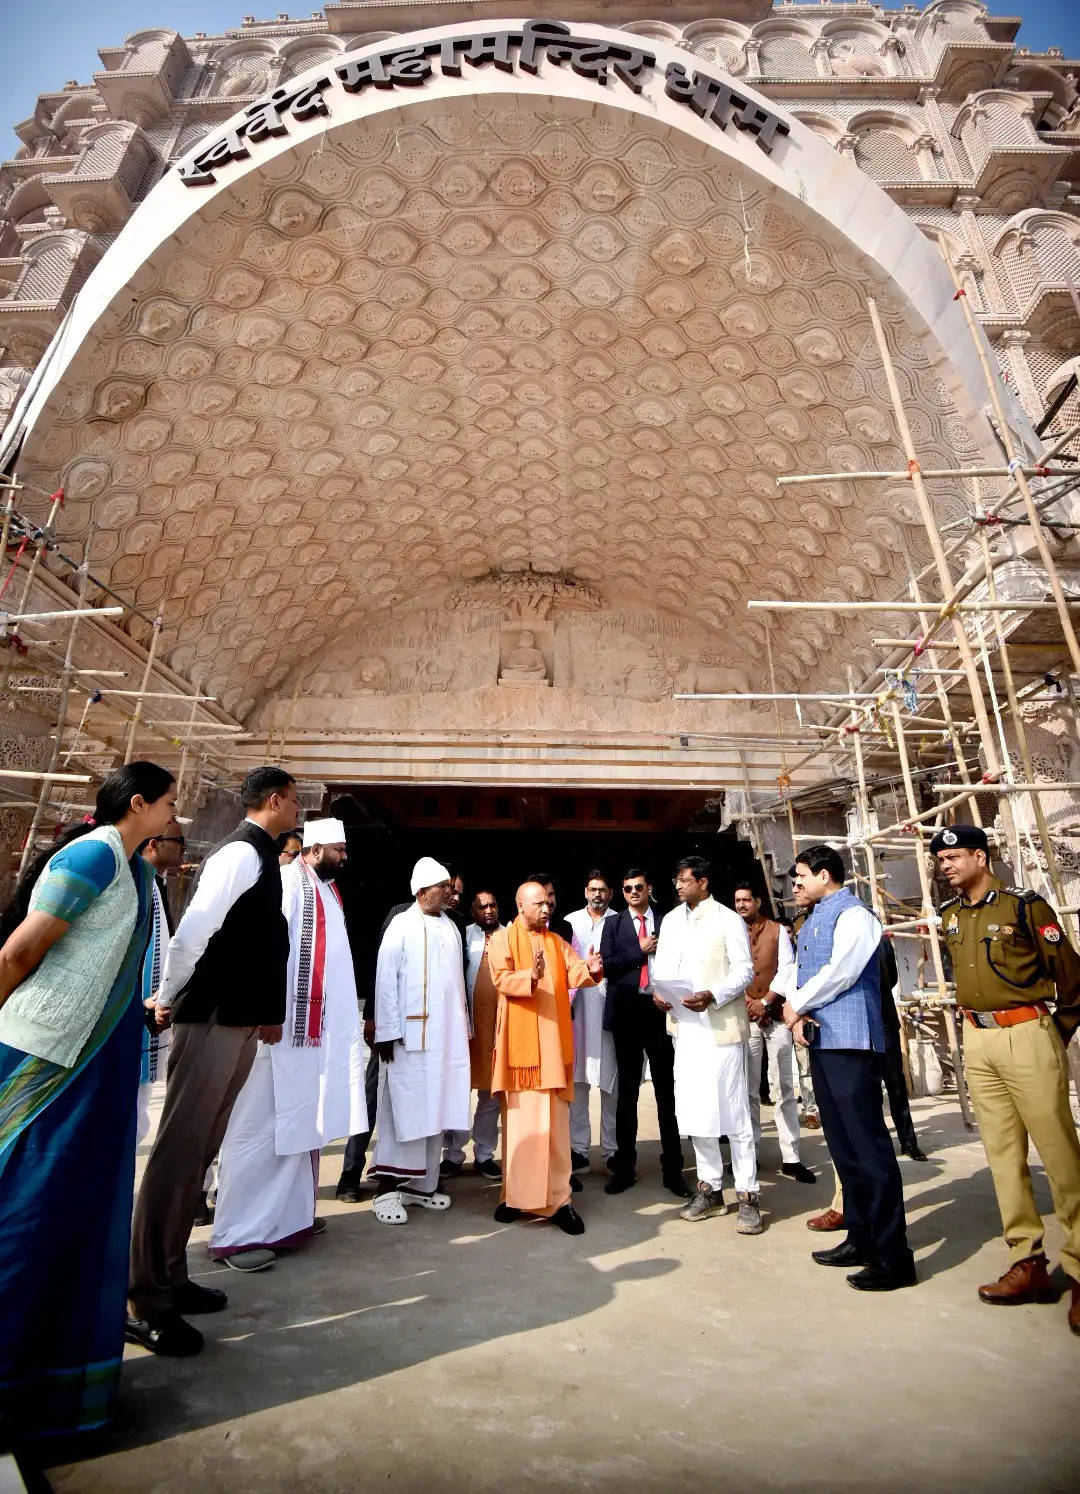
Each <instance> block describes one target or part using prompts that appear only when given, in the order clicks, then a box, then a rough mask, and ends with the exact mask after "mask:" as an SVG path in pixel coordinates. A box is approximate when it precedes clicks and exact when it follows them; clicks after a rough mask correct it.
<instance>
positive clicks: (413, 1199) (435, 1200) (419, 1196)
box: [399, 1188, 453, 1209]
mask: <svg viewBox="0 0 1080 1494" xmlns="http://www.w3.org/2000/svg"><path fill="white" fill-rule="evenodd" d="M399 1196H400V1197H402V1198H403V1199H406V1198H407V1199H408V1201H409V1203H410V1204H415V1205H416V1207H417V1208H418V1209H448V1208H449V1207H450V1205H451V1204H452V1203H453V1199H452V1198H451V1197H450V1195H449V1193H413V1192H412V1190H411V1189H410V1188H402V1190H401V1194H400V1195H399Z"/></svg>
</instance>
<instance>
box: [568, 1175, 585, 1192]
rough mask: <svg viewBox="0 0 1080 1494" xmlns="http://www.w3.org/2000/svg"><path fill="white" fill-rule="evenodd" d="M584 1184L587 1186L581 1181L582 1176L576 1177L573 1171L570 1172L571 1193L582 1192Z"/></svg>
mask: <svg viewBox="0 0 1080 1494" xmlns="http://www.w3.org/2000/svg"><path fill="white" fill-rule="evenodd" d="M584 1186H585V1184H584V1183H583V1182H582V1181H581V1179H580V1178H576V1177H575V1176H574V1174H573V1173H571V1174H570V1192H571V1193H580V1192H581V1190H582V1188H584Z"/></svg>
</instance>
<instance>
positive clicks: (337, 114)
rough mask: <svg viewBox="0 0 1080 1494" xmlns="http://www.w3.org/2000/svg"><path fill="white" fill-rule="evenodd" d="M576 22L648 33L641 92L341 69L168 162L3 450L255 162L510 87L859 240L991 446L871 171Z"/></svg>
mask: <svg viewBox="0 0 1080 1494" xmlns="http://www.w3.org/2000/svg"><path fill="white" fill-rule="evenodd" d="M523 24H524V22H522V21H520V20H514V19H511V20H506V21H493V20H486V21H485V23H484V24H483V26H441V27H435V28H431V29H430V30H425V31H422V32H416V33H410V34H402V35H400V36H395V37H394V38H393V42H392V45H394V46H402V47H404V46H407V45H408V44H409V43H410V42H411V41H412V42H416V41H420V40H422V39H423V40H427V39H438V38H439V37H441V36H455V35H461V34H466V33H467V34H475V35H477V36H480V35H490V34H491V33H492V32H495V31H501V30H504V29H512V30H520V28H521V26H522V25H523ZM573 29H574V34H575V35H587V36H596V37H597V38H598V39H603V40H607V41H611V42H616V43H619V42H621V43H622V44H624V45H627V44H629V45H638V46H640V45H641V44H642V43H643V42H645V44H646V49H647V50H650V51H653V52H654V53H655V54H656V58H657V67H656V69H655V71H654V73H653V76H652V79H651V80H650V82H649V83H648V84H647V85H646V86H645V88H644V89H643V90H642V92H641V93H640V94H635V93H633V92H632V91H631V90H630V89H628V88H627V87H626V86H625V85H623V84H622V83H620V82H619V81H618V80H616V79H615V78H612V79H611V81H610V82H609V84H608V85H607V88H606V89H605V88H603V87H601V86H599V85H598V84H597V83H596V82H595V81H594V80H590V79H586V78H581V77H579V76H578V75H577V74H575V73H574V72H573V71H572V70H571V69H570V68H569V67H568V66H565V65H564V66H562V67H560V66H556V65H554V64H553V63H552V62H551V61H550V60H549V59H546V58H545V60H544V62H543V64H542V65H541V68H540V71H539V73H538V74H537V75H536V76H532V75H530V74H528V73H523V72H518V71H515V72H514V73H509V74H508V73H504V72H501V71H499V70H497V69H495V68H494V67H492V66H490V65H487V66H484V67H481V68H474V67H472V66H471V65H470V64H468V63H465V64H464V65H463V68H462V76H461V77H460V78H445V77H442V76H441V75H439V76H433V77H432V78H430V79H429V80H428V81H427V82H426V83H425V84H424V85H423V86H422V87H420V88H416V89H376V88H371V87H369V88H367V89H365V90H364V91H363V92H361V93H359V94H348V93H345V92H344V91H343V90H342V89H341V87H340V86H339V85H338V84H337V82H336V80H335V81H334V83H332V85H331V87H330V89H329V90H327V97H328V101H329V108H330V112H329V116H328V117H318V116H317V117H315V118H314V119H311V120H309V121H307V122H305V123H297V122H295V121H292V120H289V122H288V131H289V132H288V134H287V135H283V136H280V137H277V138H272V139H269V140H266V141H263V142H262V143H260V144H258V145H253V146H252V149H251V155H250V157H249V159H248V160H245V161H237V162H234V163H232V164H231V165H229V166H227V167H224V168H222V169H220V170H219V171H218V172H217V180H216V182H215V183H214V184H213V185H210V186H202V187H189V186H185V185H184V183H183V182H182V181H181V180H180V178H179V176H178V175H177V173H176V172H175V171H169V172H168V173H167V174H166V175H165V177H163V178H162V180H161V181H160V182H159V183H158V185H157V186H156V187H155V188H154V190H153V191H152V192H151V193H150V195H149V196H148V197H147V199H146V200H145V202H143V203H142V204H141V205H140V207H139V208H138V210H137V211H136V212H135V213H134V214H133V215H132V217H131V218H130V220H129V221H128V223H127V224H126V225H125V227H124V229H123V231H122V232H121V233H120V234H119V236H118V237H117V239H116V242H115V243H114V244H113V245H112V246H111V248H110V249H109V250H108V252H107V253H106V254H105V255H104V256H103V258H102V260H101V263H100V264H99V265H98V266H97V268H96V269H95V270H94V272H93V274H92V275H91V276H90V278H89V279H88V280H87V282H86V284H85V286H84V287H83V288H82V290H81V291H80V293H79V295H78V297H77V298H76V301H75V303H74V305H73V306H72V309H71V311H70V313H69V315H68V317H67V318H66V320H65V323H64V324H63V325H62V326H61V328H60V330H59V331H58V333H57V334H56V337H55V338H54V339H53V342H52V344H51V345H50V348H49V350H48V352H47V353H46V357H45V360H43V361H44V363H45V365H46V366H45V367H43V368H42V369H40V370H38V371H37V375H36V377H35V379H34V380H33V381H32V385H31V388H30V389H28V391H27V393H26V396H25V397H24V399H23V401H22V407H21V408H20V409H19V410H18V411H17V412H16V414H15V417H14V418H13V419H12V421H11V423H10V425H9V427H8V439H7V440H6V442H5V450H4V452H3V453H2V454H0V462H2V461H4V460H6V459H7V457H8V456H9V455H10V452H11V450H12V448H13V446H14V444H15V443H16V442H17V441H18V440H19V439H20V438H21V437H25V436H26V435H29V434H30V433H31V432H32V431H33V430H34V428H35V426H36V424H37V422H38V421H39V420H41V418H42V416H43V415H45V413H46V411H47V409H48V404H49V400H50V397H51V396H52V395H53V394H54V393H55V392H56V391H57V388H58V385H59V384H60V383H61V381H62V380H63V377H64V374H65V372H66V370H67V369H68V368H69V367H71V366H72V364H73V363H74V362H75V360H77V358H78V356H79V352H80V350H81V348H82V345H83V343H84V341H86V340H87V339H88V338H91V337H92V336H93V334H94V332H95V330H97V331H105V330H106V329H108V330H114V329H116V328H118V327H119V326H120V325H121V324H122V322H123V321H124V320H125V319H126V317H127V313H128V309H129V307H130V305H131V297H132V292H133V290H134V289H136V288H137V285H138V280H139V275H140V271H141V270H142V268H143V266H144V265H146V264H147V263H148V262H149V261H151V260H152V259H153V257H154V256H155V255H156V254H157V253H158V252H159V251H160V250H161V249H162V248H163V246H165V245H166V244H167V243H168V242H169V241H170V240H172V239H176V240H177V241H178V242H179V243H182V241H183V232H184V227H185V224H186V223H187V222H188V221H189V220H191V219H193V218H195V217H197V216H198V214H199V213H200V212H202V211H203V209H204V208H205V206H206V205H207V204H208V203H210V202H212V201H213V200H214V199H215V198H216V197H217V196H218V195H219V194H220V193H222V192H227V191H229V190H231V189H232V188H233V187H234V186H235V185H236V184H237V183H238V182H239V181H241V180H242V179H243V178H244V177H245V176H247V175H248V174H250V173H253V172H260V171H264V170H267V169H268V168H271V167H272V163H273V162H274V161H276V160H277V159H278V158H279V157H281V156H284V155H285V154H286V153H288V152H303V153H305V154H306V153H307V152H308V151H310V150H313V149H316V148H317V147H318V144H319V142H320V140H321V138H322V137H323V136H324V135H326V134H333V132H335V131H337V130H340V129H344V128H348V127H349V126H351V125H355V124H358V123H361V122H363V121H364V120H367V119H371V120H379V121H381V122H382V123H383V124H384V125H385V124H387V123H389V122H391V121H392V119H393V117H394V116H395V115H397V117H398V118H399V119H404V118H405V117H409V118H415V117H416V115H417V114H418V113H419V114H422V113H423V112H425V111H426V110H428V109H432V108H438V107H440V106H441V107H443V108H445V107H446V106H447V104H448V103H449V104H453V103H457V104H459V105H464V106H466V107H467V106H468V103H469V101H470V100H472V99H476V98H491V99H497V98H499V97H507V96H513V95H520V96H522V97H525V98H537V99H544V100H548V101H551V102H554V103H555V104H556V106H559V105H562V106H563V107H565V108H568V109H573V110H574V111H575V112H581V111H597V110H603V109H605V108H617V109H622V110H625V111H626V112H628V113H632V114H637V115H639V116H641V117H642V118H643V119H644V120H647V121H649V123H650V125H651V126H652V127H653V128H654V129H656V130H658V131H659V132H660V133H661V134H664V133H668V132H671V133H672V134H674V135H676V136H677V137H678V138H679V140H680V142H681V144H682V146H683V148H686V147H687V146H688V145H691V146H695V147H696V148H697V149H698V150H700V151H701V153H702V155H703V157H707V158H709V157H711V158H713V159H718V160H726V161H727V162H728V164H729V165H730V167H731V168H732V169H733V170H734V171H735V172H736V173H738V174H741V175H743V176H746V177H748V178H750V179H752V180H753V183H754V185H755V187H756V188H758V189H759V190H762V191H764V192H765V193H766V194H767V195H768V196H770V197H772V198H773V199H774V200H775V201H777V202H778V204H779V205H780V206H781V207H782V208H783V209H784V210H785V211H787V212H788V213H790V214H792V215H793V216H794V217H796V218H798V219H801V220H803V221H806V222H809V223H811V224H812V225H813V226H814V228H815V231H816V232H818V233H819V234H820V235H821V236H822V237H823V238H824V239H825V240H826V241H832V242H834V243H836V244H837V245H838V246H842V247H844V248H845V249H846V250H847V251H848V252H849V253H850V252H851V251H854V252H855V254H856V255H857V257H858V258H859V259H860V260H861V262H862V264H863V266H864V268H865V271H866V276H867V280H868V281H869V282H870V283H871V284H873V283H875V282H876V283H877V285H878V286H879V287H880V290H881V291H882V292H884V293H885V294H891V295H892V296H893V297H894V298H895V299H896V300H898V301H899V302H901V303H902V304H903V305H904V306H905V308H906V311H907V314H908V316H909V317H910V318H911V320H912V322H913V324H914V330H916V331H917V332H918V333H919V334H920V335H921V337H922V339H923V341H924V344H925V345H926V346H927V349H928V351H929V352H930V354H931V358H932V362H933V365H934V370H935V373H936V374H937V376H938V378H940V380H941V382H942V384H943V385H944V386H945V388H946V389H947V390H948V391H949V393H950V394H951V396H952V397H953V399H954V400H955V402H956V405H957V408H958V410H959V412H960V413H961V415H962V416H963V417H965V418H967V419H968V420H969V421H971V422H972V424H973V429H974V431H975V434H976V435H977V436H978V437H979V438H980V441H981V443H982V444H983V445H984V446H991V445H992V443H993V439H994V438H993V434H992V430H991V427H990V425H989V422H988V421H987V419H986V414H985V411H986V405H987V402H988V396H989V391H988V390H987V387H986V383H985V380H984V377H983V373H982V369H981V366H980V363H979V359H978V357H977V354H976V350H975V348H974V347H973V345H972V342H971V339H970V336H969V334H968V332H967V329H966V325H965V322H964V318H963V314H962V312H961V309H960V308H959V307H958V306H957V305H956V304H955V302H954V300H953V285H952V281H951V279H950V277H949V274H948V271H947V270H946V268H945V265H944V263H943V262H942V259H941V257H940V255H939V254H938V253H937V252H936V251H935V250H934V248H933V246H932V245H931V244H929V243H928V242H927V240H926V239H925V238H924V236H923V234H922V233H921V232H920V230H919V229H918V227H917V226H916V225H915V224H914V223H913V222H912V221H911V219H910V218H909V217H908V216H907V214H906V213H905V212H904V211H903V210H902V209H901V208H900V207H898V206H897V205H896V204H895V203H894V202H893V201H892V199H891V198H890V197H888V196H887V195H886V193H885V192H883V191H882V189H881V188H880V187H879V186H878V185H877V183H876V182H874V181H873V180H871V178H870V177H868V176H867V175H866V174H865V173H864V172H862V171H861V170H859V168H858V167H857V166H856V165H855V164H854V163H853V162H852V161H850V160H847V159H845V158H844V157H843V156H841V155H839V154H837V152H836V151H835V150H833V149H832V147H831V146H830V145H829V144H828V143H827V142H826V141H824V140H822V139H821V138H820V137H819V136H818V135H816V134H815V133H814V131H813V130H811V129H809V128H808V127H807V126H805V125H803V124H801V123H800V122H799V121H798V120H797V119H796V118H795V117H794V116H793V115H791V114H789V113H787V112H785V111H784V110H783V109H782V108H780V107H779V106H778V105H776V104H775V103H773V102H772V101H771V100H769V99H768V98H766V97H765V96H763V95H762V94H759V93H757V92H756V91H755V90H754V89H752V88H749V87H748V86H747V84H746V82H745V80H743V79H727V78H726V75H725V74H723V73H721V72H719V71H718V70H717V69H716V68H715V67H711V66H703V67H702V64H701V62H700V59H698V58H696V57H695V56H694V55H693V54H692V53H690V52H686V51H684V50H682V49H681V48H678V47H674V46H671V45H669V44H667V43H665V42H662V41H658V40H655V39H653V38H649V39H648V41H647V42H646V39H645V38H643V37H640V36H637V35H634V34H633V33H628V32H626V31H619V30H614V29H612V28H609V27H598V26H587V25H583V26H577V27H574V28H573ZM387 45H390V44H389V43H386V42H378V43H376V44H375V45H374V46H370V45H369V46H365V47H361V48H357V49H356V50H355V51H354V52H351V53H346V54H344V56H346V57H347V56H356V57H362V56H364V55H365V53H367V52H369V51H372V50H376V49H378V50H381V49H384V48H385V47H386V46H387ZM342 60H343V57H342V58H338V59H336V60H333V61H330V62H323V63H319V64H317V65H316V66H315V67H312V68H310V69H308V70H307V71H306V72H305V73H303V74H300V75H299V78H294V79H292V80H291V83H290V86H296V84H297V82H298V81H303V80H304V79H305V78H311V79H314V78H317V77H319V76H320V75H321V74H326V75H327V76H330V77H333V68H334V67H335V66H337V65H340V62H341V61H342ZM673 61H674V62H678V63H680V64H681V65H682V66H683V67H684V68H686V70H687V72H691V71H693V69H694V68H695V67H702V70H703V71H705V72H708V73H709V74H710V75H712V76H713V77H718V78H719V79H721V80H722V81H727V82H728V83H729V84H730V86H731V88H732V89H733V91H735V92H738V93H741V94H742V95H744V96H745V97H749V98H751V99H753V100H754V101H755V102H757V103H759V104H760V105H761V107H762V108H764V109H767V110H769V111H771V112H772V113H774V114H778V115H779V116H780V117H781V118H782V119H784V120H785V122H786V123H787V124H788V126H789V129H790V134H789V135H787V136H778V137H777V138H776V141H775V146H774V149H773V151H772V154H771V155H766V154H764V153H763V152H762V151H761V150H760V148H759V147H758V146H757V145H755V143H754V136H753V135H752V134H751V133H750V132H743V131H737V130H734V129H726V130H725V129H721V128H720V127H719V126H718V125H717V124H715V123H713V122H711V121H708V120H702V119H699V118H698V117H697V116H696V115H695V114H694V113H693V112H692V111H691V110H690V109H689V108H687V107H686V106H685V105H683V104H680V103H678V102H676V101H675V100H672V99H669V98H668V97H667V96H666V94H665V92H664V73H665V69H666V66H667V64H668V63H669V62H673ZM242 117H243V113H242V111H238V113H237V114H236V115H235V116H234V118H235V119H236V120H239V119H241V118H242ZM225 127H226V126H224V125H222V124H218V125H215V126H214V127H213V128H212V129H211V130H210V131H208V137H215V136H217V135H219V134H220V133H221V132H222V130H223V128H225ZM198 149H199V147H198V146H194V147H193V148H192V149H191V150H190V151H189V152H188V155H194V154H196V153H197V151H198ZM1002 403H1003V404H1004V405H1005V407H1006V409H1007V410H1009V411H1010V420H1011V421H1012V422H1013V423H1014V428H1015V433H1016V436H1017V438H1018V439H1019V440H1020V441H1021V442H1022V444H1023V445H1024V446H1026V447H1027V448H1028V449H1029V450H1031V451H1037V450H1038V449H1039V446H1040V443H1039V441H1038V438H1037V437H1036V436H1035V434H1034V432H1033V430H1032V429H1031V427H1030V425H1029V424H1028V423H1027V421H1026V418H1025V417H1024V416H1023V414H1022V413H1021V412H1020V411H1019V409H1018V407H1017V406H1016V402H1015V401H1013V400H1008V399H1003V401H1002Z"/></svg>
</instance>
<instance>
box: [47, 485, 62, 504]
mask: <svg viewBox="0 0 1080 1494" xmlns="http://www.w3.org/2000/svg"><path fill="white" fill-rule="evenodd" d="M49 502H50V503H57V504H59V505H60V507H61V508H63V506H64V490H63V488H57V490H56V492H55V493H51V494H50V495H49Z"/></svg>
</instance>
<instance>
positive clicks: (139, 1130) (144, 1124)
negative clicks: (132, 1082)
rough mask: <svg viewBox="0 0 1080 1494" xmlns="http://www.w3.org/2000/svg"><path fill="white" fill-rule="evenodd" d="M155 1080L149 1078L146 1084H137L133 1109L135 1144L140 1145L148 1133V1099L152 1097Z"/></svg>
mask: <svg viewBox="0 0 1080 1494" xmlns="http://www.w3.org/2000/svg"><path fill="white" fill-rule="evenodd" d="M156 1082H157V1081H156V1080H154V1079H151V1080H150V1081H149V1082H148V1083H146V1084H140V1085H139V1098H138V1101H137V1108H136V1111H135V1116H136V1119H135V1145H136V1146H142V1144H143V1142H144V1141H145V1140H146V1138H147V1136H148V1135H149V1133H150V1101H151V1100H152V1099H153V1098H154V1085H155V1083H156Z"/></svg>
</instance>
